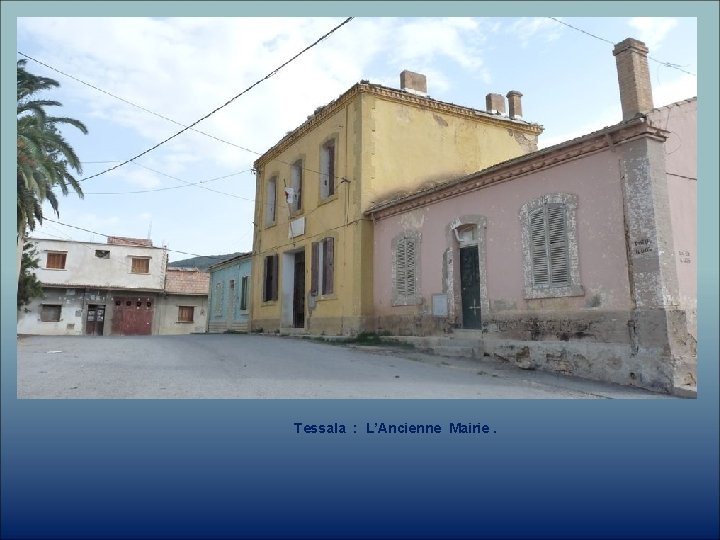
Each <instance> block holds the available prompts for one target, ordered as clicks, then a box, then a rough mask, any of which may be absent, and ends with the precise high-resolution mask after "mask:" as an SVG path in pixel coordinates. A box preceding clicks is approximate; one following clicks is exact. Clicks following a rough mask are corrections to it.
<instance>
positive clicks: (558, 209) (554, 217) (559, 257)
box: [547, 205, 568, 285]
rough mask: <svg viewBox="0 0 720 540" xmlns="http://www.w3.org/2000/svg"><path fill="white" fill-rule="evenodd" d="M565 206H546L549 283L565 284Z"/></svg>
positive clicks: (566, 266) (566, 272) (566, 274)
mask: <svg viewBox="0 0 720 540" xmlns="http://www.w3.org/2000/svg"><path fill="white" fill-rule="evenodd" d="M566 229H567V227H566V220H565V207H564V206H563V205H551V206H548V207H547V239H548V260H549V262H550V285H567V283H568V255H567V230H566Z"/></svg>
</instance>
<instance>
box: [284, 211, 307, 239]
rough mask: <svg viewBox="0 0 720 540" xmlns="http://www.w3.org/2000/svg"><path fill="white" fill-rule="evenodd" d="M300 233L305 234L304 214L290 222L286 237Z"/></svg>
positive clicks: (292, 236) (293, 236)
mask: <svg viewBox="0 0 720 540" xmlns="http://www.w3.org/2000/svg"><path fill="white" fill-rule="evenodd" d="M301 234H305V216H303V217H299V218H297V219H294V220H292V221H291V222H290V231H289V233H288V238H295V237H296V236H300V235H301Z"/></svg>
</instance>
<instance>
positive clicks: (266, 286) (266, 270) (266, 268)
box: [263, 257, 272, 302]
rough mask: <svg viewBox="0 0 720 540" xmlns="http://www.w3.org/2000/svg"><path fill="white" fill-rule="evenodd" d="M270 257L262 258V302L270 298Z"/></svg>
mask: <svg viewBox="0 0 720 540" xmlns="http://www.w3.org/2000/svg"><path fill="white" fill-rule="evenodd" d="M270 259H271V257H265V259H264V260H263V277H264V280H263V281H264V282H263V302H269V301H270V300H272V262H271V260H270Z"/></svg>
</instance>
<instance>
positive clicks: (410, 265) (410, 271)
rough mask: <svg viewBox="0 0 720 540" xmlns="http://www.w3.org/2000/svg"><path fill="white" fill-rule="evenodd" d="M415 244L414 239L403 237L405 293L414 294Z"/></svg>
mask: <svg viewBox="0 0 720 540" xmlns="http://www.w3.org/2000/svg"><path fill="white" fill-rule="evenodd" d="M416 249H417V245H416V242H415V240H414V239H412V238H406V239H405V294H406V295H407V296H415V273H416V265H415V254H416Z"/></svg>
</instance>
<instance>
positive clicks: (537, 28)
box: [508, 17, 563, 47]
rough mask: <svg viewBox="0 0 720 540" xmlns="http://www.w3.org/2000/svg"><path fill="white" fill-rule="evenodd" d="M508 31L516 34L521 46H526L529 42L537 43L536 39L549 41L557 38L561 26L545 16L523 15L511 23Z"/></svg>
mask: <svg viewBox="0 0 720 540" xmlns="http://www.w3.org/2000/svg"><path fill="white" fill-rule="evenodd" d="M508 32H509V33H512V34H514V35H515V36H516V38H517V39H518V40H519V41H520V44H521V46H522V47H527V46H528V45H529V44H531V43H532V44H535V43H537V40H542V41H544V42H545V43H549V42H551V41H555V40H557V39H559V38H560V36H561V35H562V32H563V27H562V26H561V25H560V24H559V23H557V22H556V21H553V20H552V19H549V18H547V17H535V18H528V17H523V18H522V19H520V20H518V21H515V22H514V23H513V24H511V25H510V26H509V27H508Z"/></svg>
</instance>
